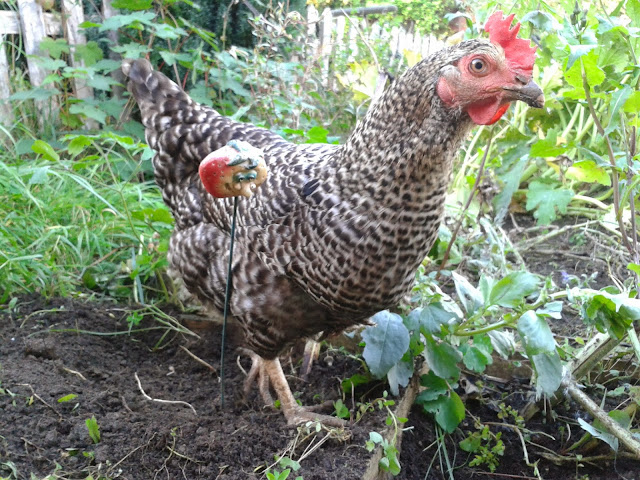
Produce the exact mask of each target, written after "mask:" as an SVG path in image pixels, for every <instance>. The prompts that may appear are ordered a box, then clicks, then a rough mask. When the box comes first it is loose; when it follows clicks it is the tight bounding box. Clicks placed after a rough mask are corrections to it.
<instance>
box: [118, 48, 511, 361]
mask: <svg viewBox="0 0 640 480" xmlns="http://www.w3.org/2000/svg"><path fill="white" fill-rule="evenodd" d="M477 51H480V52H482V51H492V52H491V53H492V54H496V47H495V46H493V45H492V44H490V43H489V42H487V41H485V40H471V41H468V42H464V43H462V44H460V45H458V46H454V47H451V48H448V49H445V50H441V51H439V52H437V53H436V54H434V55H432V56H431V57H430V58H428V59H426V60H423V61H422V62H420V63H419V64H418V65H417V66H415V67H414V68H412V69H410V70H409V71H408V72H407V73H406V74H404V75H403V76H402V77H401V78H399V79H397V80H396V81H395V82H394V84H393V85H392V86H391V87H390V88H388V89H387V91H386V92H385V93H384V94H383V96H382V97H381V98H380V99H379V100H378V101H377V102H376V104H375V105H373V106H372V107H371V108H370V111H369V112H368V113H367V115H366V116H365V118H364V119H363V120H362V121H361V122H360V124H359V125H358V126H357V127H356V129H355V130H354V132H353V133H352V134H351V136H350V137H349V139H348V141H347V142H346V144H345V145H343V146H337V145H295V144H292V143H289V142H286V141H285V140H283V139H282V138H281V137H279V136H278V135H276V134H274V133H272V132H270V131H268V130H264V129H261V128H257V127H254V126H252V125H248V124H243V123H238V122H234V121H232V120H230V119H228V118H225V117H223V116H220V115H219V114H218V113H217V112H216V111H214V110H213V109H211V108H209V107H206V106H203V105H199V104H197V103H195V102H193V101H192V100H191V99H190V98H189V97H188V96H187V95H186V94H185V93H184V92H183V91H182V89H181V88H180V87H178V86H177V85H176V84H175V83H173V82H172V81H170V80H169V79H168V78H166V77H165V76H164V75H162V74H161V73H158V72H156V71H153V69H152V68H151V65H150V64H149V62H147V61H146V60H136V61H133V62H128V63H127V64H125V66H124V70H125V73H127V74H128V76H129V79H130V80H129V90H130V92H131V93H132V95H133V96H134V98H135V99H136V101H137V103H138V105H139V106H140V111H141V115H142V121H143V123H144V126H145V128H146V136H147V142H148V143H149V145H150V146H151V148H153V149H154V150H156V152H157V154H156V156H155V158H154V159H153V165H154V170H155V177H156V181H157V183H158V185H159V186H160V188H161V189H162V193H163V198H164V200H165V202H166V203H167V205H168V206H169V207H170V208H171V211H172V213H173V215H174V217H175V219H176V229H175V232H174V234H173V236H172V238H171V245H170V252H169V257H170V262H171V264H172V265H173V266H174V267H175V269H177V270H178V272H180V274H181V275H182V277H183V279H184V281H185V283H186V285H187V287H188V288H189V289H190V290H191V291H192V292H193V293H195V294H196V295H198V296H199V297H200V298H202V299H203V300H205V301H209V302H212V303H213V304H214V305H216V306H218V307H221V306H222V301H223V296H224V284H225V280H226V278H225V274H226V269H225V265H226V263H227V261H228V247H229V229H230V214H231V201H230V200H229V199H226V200H220V199H215V198H213V197H211V196H210V195H208V194H207V193H206V192H205V190H204V188H203V186H202V183H201V181H200V179H199V177H198V165H199V163H200V161H201V160H202V159H204V157H205V156H206V155H207V154H208V153H210V152H211V151H214V150H216V149H218V148H220V147H222V146H224V145H225V144H226V143H227V142H228V141H229V140H231V139H241V140H244V141H247V142H249V143H251V144H252V145H253V146H255V147H258V148H262V149H264V155H265V160H266V163H267V165H268V168H269V178H268V180H267V181H266V182H265V184H263V185H262V186H261V187H260V188H259V189H258V190H257V191H256V193H255V195H253V196H252V197H251V198H249V199H243V200H241V202H240V208H239V217H238V229H237V246H236V253H235V255H234V264H233V287H234V291H233V296H232V304H231V312H232V314H233V315H234V316H235V317H236V318H237V319H238V320H239V322H240V323H241V325H242V326H243V330H244V333H245V343H246V346H247V347H248V348H250V349H252V350H253V351H255V352H256V353H258V354H259V355H260V356H262V357H264V358H274V357H275V356H276V355H277V354H278V353H279V352H280V351H281V350H282V349H283V348H284V347H285V346H286V345H287V344H289V343H290V342H292V341H294V340H296V339H298V338H301V337H304V336H309V335H313V334H315V333H317V332H320V331H325V332H327V331H339V330H342V329H344V328H345V327H348V326H350V325H353V324H356V323H358V322H362V321H364V320H365V319H367V318H368V317H369V316H371V315H372V314H374V313H376V312H378V311H380V310H383V309H386V308H389V307H393V306H395V305H396V304H397V303H398V302H399V301H400V299H401V298H402V297H403V295H404V294H405V293H406V292H407V291H408V290H409V289H410V288H411V285H412V283H413V278H414V274H415V271H416V269H417V267H418V265H419V264H420V262H421V261H422V260H423V258H424V257H425V255H426V254H427V252H428V250H429V248H430V247H431V245H432V243H433V241H434V239H435V236H436V232H437V230H438V226H439V223H440V219H441V216H442V211H443V203H444V197H445V193H446V189H447V185H448V182H449V178H450V175H451V168H452V160H453V157H454V155H455V154H456V152H457V150H458V148H459V146H460V143H461V141H462V139H463V138H464V136H465V135H466V133H467V132H468V130H469V128H470V127H471V125H472V123H471V121H470V119H469V117H468V115H466V114H464V112H462V111H461V110H460V109H455V108H453V109H452V108H447V107H445V105H444V104H443V103H442V101H441V100H440V98H439V97H438V95H436V81H437V79H438V78H439V75H440V71H441V70H442V69H443V68H445V67H446V66H448V65H454V64H455V63H456V61H457V60H458V59H459V58H461V57H463V56H465V55H468V54H470V53H471V52H477ZM499 54H500V52H497V55H499Z"/></svg>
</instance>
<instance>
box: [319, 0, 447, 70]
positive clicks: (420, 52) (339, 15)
mask: <svg viewBox="0 0 640 480" xmlns="http://www.w3.org/2000/svg"><path fill="white" fill-rule="evenodd" d="M396 11H397V8H396V7H395V6H393V5H378V6H375V7H364V8H353V9H335V10H331V9H329V8H325V9H324V10H323V11H322V13H321V14H320V13H319V12H318V11H317V10H316V9H315V7H313V5H309V6H308V7H307V21H308V25H309V31H308V32H309V33H308V34H309V36H313V37H315V38H316V39H317V49H318V51H319V56H320V58H321V62H322V63H321V64H322V67H323V71H324V77H325V80H327V79H328V76H329V75H330V66H329V65H330V61H331V58H332V57H333V56H334V55H335V54H336V53H338V52H346V53H347V55H348V58H349V59H355V58H356V57H357V55H358V50H359V48H360V47H359V44H360V45H361V44H362V43H364V44H365V45H367V46H368V47H369V48H371V46H372V45H380V44H382V45H387V46H388V53H389V56H390V58H391V62H390V63H391V66H392V65H393V64H394V63H398V62H400V61H401V59H402V58H403V57H404V55H405V54H406V53H407V52H412V53H414V54H415V55H417V56H418V58H423V57H426V56H427V55H429V54H430V53H432V52H435V51H437V50H440V49H441V48H443V47H444V42H442V41H441V40H438V39H437V38H436V37H435V36H433V35H421V34H419V33H418V32H411V31H408V30H407V29H405V28H403V27H398V26H393V27H391V28H389V27H388V26H387V25H384V24H381V23H380V22H379V21H374V22H369V21H368V18H367V17H368V16H370V15H378V14H383V13H395V12H396ZM379 68H381V67H380V66H379Z"/></svg>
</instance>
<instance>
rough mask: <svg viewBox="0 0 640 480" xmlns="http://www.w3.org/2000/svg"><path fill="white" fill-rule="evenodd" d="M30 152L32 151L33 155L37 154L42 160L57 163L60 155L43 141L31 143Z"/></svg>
mask: <svg viewBox="0 0 640 480" xmlns="http://www.w3.org/2000/svg"><path fill="white" fill-rule="evenodd" d="M31 150H33V151H34V152H35V153H39V154H40V155H42V156H43V157H44V158H46V159H47V160H50V161H52V162H54V161H55V162H57V161H59V160H60V155H58V153H57V152H56V151H55V150H54V149H53V147H52V146H51V145H49V144H48V143H47V142H45V141H44V140H36V141H35V142H33V145H31Z"/></svg>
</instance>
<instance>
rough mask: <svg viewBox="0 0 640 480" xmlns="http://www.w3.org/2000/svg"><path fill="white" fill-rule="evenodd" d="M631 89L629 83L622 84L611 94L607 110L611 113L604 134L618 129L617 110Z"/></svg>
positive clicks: (624, 101) (628, 95)
mask: <svg viewBox="0 0 640 480" xmlns="http://www.w3.org/2000/svg"><path fill="white" fill-rule="evenodd" d="M632 91H633V90H632V89H631V87H630V86H629V85H624V86H623V87H622V88H621V89H619V90H616V91H615V92H613V94H612V95H611V102H610V103H609V111H610V112H611V115H610V116H609V124H608V125H607V128H605V129H604V134H605V135H609V134H610V133H611V132H613V131H614V130H617V129H618V125H620V116H619V115H618V112H619V110H620V108H622V107H623V105H624V104H625V103H626V102H627V100H628V99H629V97H630V96H631V92H632Z"/></svg>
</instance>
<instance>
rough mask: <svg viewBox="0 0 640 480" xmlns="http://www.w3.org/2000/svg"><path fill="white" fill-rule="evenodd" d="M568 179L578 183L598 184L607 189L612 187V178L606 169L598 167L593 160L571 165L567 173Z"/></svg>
mask: <svg viewBox="0 0 640 480" xmlns="http://www.w3.org/2000/svg"><path fill="white" fill-rule="evenodd" d="M565 175H566V177H567V178H568V179H570V180H577V181H578V182H585V183H593V182H597V183H599V184H600V185H604V186H606V187H608V186H610V185H611V178H610V177H609V174H608V173H607V171H606V170H605V169H604V168H601V167H599V166H597V165H596V163H595V162H594V161H592V160H580V161H578V162H575V163H574V164H573V165H571V166H570V167H569V168H568V169H567V172H566V174H565Z"/></svg>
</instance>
